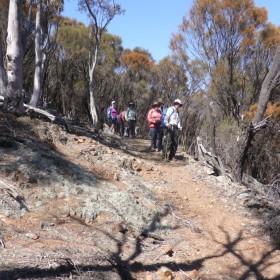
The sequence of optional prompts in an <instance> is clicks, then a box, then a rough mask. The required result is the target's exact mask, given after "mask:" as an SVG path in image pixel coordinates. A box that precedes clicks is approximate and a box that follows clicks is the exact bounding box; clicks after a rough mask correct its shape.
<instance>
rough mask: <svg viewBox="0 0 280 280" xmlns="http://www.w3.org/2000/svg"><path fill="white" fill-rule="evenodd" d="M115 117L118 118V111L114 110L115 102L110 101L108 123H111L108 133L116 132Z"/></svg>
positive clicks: (116, 122) (116, 121)
mask: <svg viewBox="0 0 280 280" xmlns="http://www.w3.org/2000/svg"><path fill="white" fill-rule="evenodd" d="M117 117H118V111H117V109H116V101H112V103H111V107H110V122H111V127H110V131H111V132H112V133H115V132H116V126H117V124H118V120H117Z"/></svg>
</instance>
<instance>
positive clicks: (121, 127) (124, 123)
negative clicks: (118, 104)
mask: <svg viewBox="0 0 280 280" xmlns="http://www.w3.org/2000/svg"><path fill="white" fill-rule="evenodd" d="M125 114H126V111H122V112H121V113H120V114H119V115H118V118H117V120H118V125H119V133H120V136H121V137H122V136H126V134H127V131H126V130H127V129H128V128H127V121H126V120H125Z"/></svg>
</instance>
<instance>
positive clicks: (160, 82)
mask: <svg viewBox="0 0 280 280" xmlns="http://www.w3.org/2000/svg"><path fill="white" fill-rule="evenodd" d="M156 73H157V75H156V77H157V80H156V88H157V92H158V95H159V96H160V97H162V98H163V99H164V100H165V102H166V104H172V102H173V101H174V99H176V98H178V97H180V98H183V97H186V96H187V95H188V93H189V89H188V77H187V73H186V71H185V68H184V67H183V65H182V64H181V62H180V61H179V60H177V59H176V57H172V56H167V57H165V58H163V59H162V60H160V61H159V63H158V65H157V67H156ZM184 99H186V98H184Z"/></svg>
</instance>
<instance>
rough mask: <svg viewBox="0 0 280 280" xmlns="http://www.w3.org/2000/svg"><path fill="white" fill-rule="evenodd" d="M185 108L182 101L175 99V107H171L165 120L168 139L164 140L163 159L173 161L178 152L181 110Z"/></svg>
mask: <svg viewBox="0 0 280 280" xmlns="http://www.w3.org/2000/svg"><path fill="white" fill-rule="evenodd" d="M182 106H183V103H182V101H181V100H180V99H175V100H174V102H173V106H171V107H169V108H168V109H167V112H166V116H165V118H164V124H165V126H166V137H165V139H164V150H163V159H164V160H165V161H172V160H174V157H175V155H176V152H177V148H178V140H179V133H180V130H182V125H181V121H180V116H179V112H178V111H179V108H181V107H182Z"/></svg>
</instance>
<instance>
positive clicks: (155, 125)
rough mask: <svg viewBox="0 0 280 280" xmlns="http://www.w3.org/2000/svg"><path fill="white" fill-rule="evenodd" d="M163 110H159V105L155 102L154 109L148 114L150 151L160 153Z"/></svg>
mask: <svg viewBox="0 0 280 280" xmlns="http://www.w3.org/2000/svg"><path fill="white" fill-rule="evenodd" d="M161 115H162V114H161V110H160V109H159V103H158V102H154V103H153V105H152V109H151V110H150V111H149V112H148V117H147V119H148V122H149V126H150V137H151V147H150V151H151V152H154V151H156V150H157V151H160V150H161V149H162V147H160V136H161Z"/></svg>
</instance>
